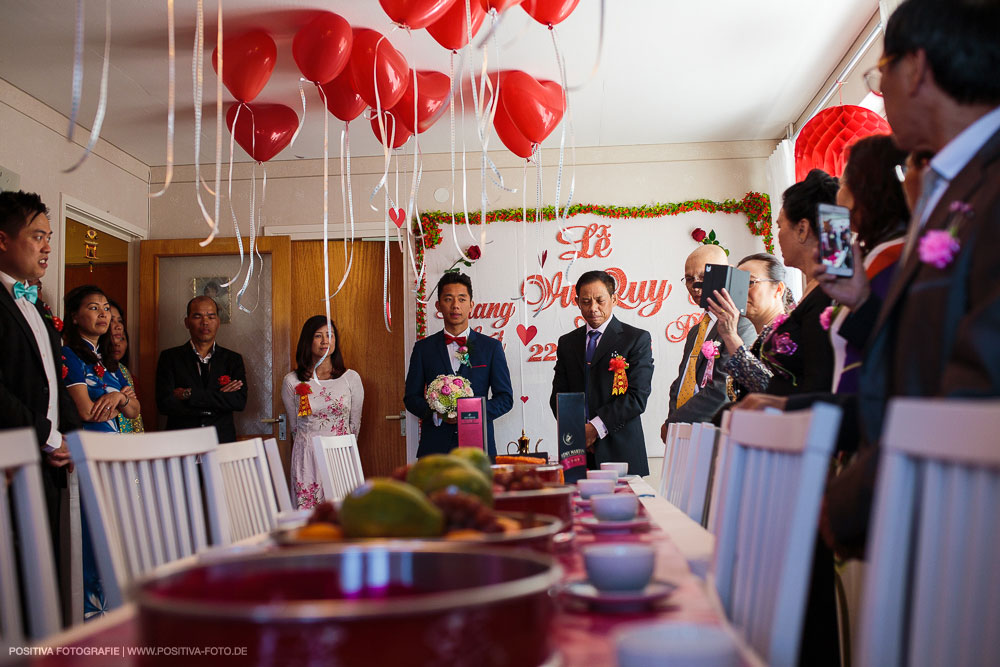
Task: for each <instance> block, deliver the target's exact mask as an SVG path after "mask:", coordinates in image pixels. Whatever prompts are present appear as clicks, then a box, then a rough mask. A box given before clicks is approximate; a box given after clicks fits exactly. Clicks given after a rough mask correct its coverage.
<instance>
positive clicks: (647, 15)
mask: <svg viewBox="0 0 1000 667" xmlns="http://www.w3.org/2000/svg"><path fill="white" fill-rule="evenodd" d="M110 1H111V9H112V19H111V35H112V39H111V58H110V61H111V70H110V72H111V75H110V84H109V96H108V110H107V117H106V119H105V121H104V127H103V130H102V133H101V136H102V137H103V138H104V139H106V140H107V141H109V142H110V143H112V144H114V145H115V146H117V147H118V148H120V149H122V150H123V151H125V152H127V153H129V154H131V155H133V156H135V157H136V158H138V159H139V160H141V161H142V162H144V163H146V164H148V165H150V166H157V165H163V164H165V163H166V149H165V138H166V116H167V11H166V4H167V3H166V2H164V1H163V0H159V1H156V0H110ZM459 1H460V2H461V1H463V0H459ZM473 1H478V0H473ZM219 2H223V10H224V14H223V16H224V20H223V26H224V28H225V32H226V34H238V33H239V32H242V31H244V30H247V29H249V28H251V27H261V28H265V29H266V30H268V31H269V32H270V33H271V35H272V36H273V37H274V39H275V41H276V42H277V45H278V65H277V67H276V69H275V71H274V73H273V75H272V77H271V80H270V81H269V83H268V84H267V86H266V87H265V88H264V91H263V92H262V93H261V95H260V97H259V98H258V99H257V100H256V101H260V102H280V103H284V104H287V105H289V106H291V107H292V108H294V109H296V110H297V112H298V113H301V103H300V101H299V94H298V77H299V73H298V70H297V68H296V66H295V63H294V61H293V60H292V57H291V41H292V37H293V35H294V34H295V31H296V30H297V29H298V28H299V27H300V26H301V25H303V24H304V23H305V22H306V21H307V20H308V19H309V18H310V17H311V16H312V12H314V11H315V10H317V9H327V10H331V11H334V12H337V13H339V14H340V15H342V16H343V17H344V18H346V19H347V20H348V21H349V22H350V23H351V25H353V26H358V27H370V28H374V29H376V30H380V31H382V32H383V33H389V32H390V31H391V30H392V29H393V26H392V25H391V24H390V21H389V18H388V17H387V16H386V15H385V14H384V13H383V11H382V9H381V6H380V5H379V4H378V2H377V1H376V0H325V1H324V0H314V1H313V2H308V1H305V2H304V1H301V0H224V1H223V0H219ZM605 5H606V26H605V43H604V52H603V57H602V58H601V62H600V67H599V69H598V71H597V73H596V75H595V76H594V77H593V78H592V79H591V80H590V81H589V82H588V83H587V85H586V86H585V87H583V88H582V89H581V90H579V91H576V92H574V93H572V94H571V96H570V105H571V110H572V116H573V121H574V127H575V133H574V134H575V142H576V145H577V146H581V147H582V146H624V145H635V144H665V143H683V142H696V141H731V140H754V139H772V138H778V137H780V136H782V135H783V134H784V127H785V125H786V124H787V123H789V122H791V121H793V120H794V119H795V118H797V117H798V116H799V114H801V113H802V112H803V110H804V107H805V106H806V105H807V104H808V102H809V101H810V100H811V99H812V97H813V96H814V95H815V94H816V92H817V90H818V88H819V87H820V86H821V85H822V83H823V81H824V80H825V79H826V78H827V77H828V76H829V75H830V73H831V72H832V70H833V69H834V68H835V67H836V65H837V63H838V62H839V61H840V59H841V58H842V57H843V55H844V54H845V52H846V51H847V49H848V48H849V47H850V46H851V44H852V43H853V42H854V40H855V39H856V38H857V36H858V34H859V33H860V32H861V30H862V29H863V28H864V26H865V24H866V23H867V22H868V21H869V19H870V18H871V16H872V15H873V13H874V12H876V11H877V10H878V3H877V1H876V0H834V1H833V2H829V1H826V2H823V1H820V0H758V1H757V2H747V0H687V1H685V2H682V1H680V0H606V2H605ZM85 6H86V21H85V35H86V44H85V59H84V60H85V63H84V72H85V77H84V86H83V100H82V105H81V109H80V114H79V122H80V124H81V125H82V126H83V127H85V128H90V126H91V124H92V121H93V118H94V113H95V110H96V108H97V100H98V92H99V87H100V73H101V65H102V57H103V52H104V7H105V3H104V1H102V0H89V1H88V2H86V5H85ZM195 7H196V2H195V0H176V22H177V56H178V57H177V145H176V160H175V161H176V162H177V163H178V164H190V163H192V162H193V161H194V119H193V99H194V97H193V95H192V85H191V82H192V76H191V60H192V57H191V50H192V45H193V43H194V29H195V24H196V23H195V16H196V14H195ZM599 7H600V0H581V2H580V5H579V6H578V7H577V9H576V11H575V12H574V13H573V15H572V16H570V17H569V19H567V20H566V21H565V22H564V23H562V24H560V25H559V26H558V28H557V31H558V36H559V40H560V42H561V46H562V48H563V49H564V52H565V58H566V63H567V71H568V78H569V81H570V85H571V86H572V85H575V84H579V83H581V82H583V81H584V80H586V79H587V78H588V76H589V74H590V72H591V68H592V67H593V64H594V62H595V59H596V56H597V52H596V49H597V44H598V25H599V20H598V17H599ZM2 8H3V21H2V22H0V77H2V78H3V79H6V80H7V81H9V82H10V83H12V84H13V85H15V86H17V87H18V88H20V89H22V90H24V91H25V92H27V93H29V94H30V95H32V96H34V97H36V98H37V99H39V100H41V101H43V102H44V103H46V104H48V105H49V106H51V107H53V108H55V109H56V110H58V111H59V112H61V113H63V114H65V115H67V116H68V115H69V112H70V103H71V82H72V69H73V68H72V65H73V40H74V27H75V20H76V16H75V3H73V2H72V1H71V0H3V3H2ZM205 11H206V44H207V49H206V50H207V56H206V68H205V82H206V84H205V90H204V101H205V109H206V114H207V115H208V117H207V118H206V119H205V125H204V132H205V135H206V136H205V137H204V138H203V142H202V160H203V161H212V160H213V157H214V144H215V136H214V131H215V129H214V128H215V117H214V114H215V100H216V97H215V73H214V71H213V70H212V68H211V50H212V49H213V48H214V42H215V28H216V19H215V14H216V12H217V5H216V3H214V2H205ZM508 13H509V15H508V16H506V17H505V18H504V19H503V21H502V24H501V26H500V27H499V29H498V32H497V34H498V43H499V45H500V57H499V64H500V66H502V67H503V68H505V69H523V70H525V71H527V72H529V73H531V74H533V75H534V76H536V77H537V78H549V79H554V80H557V79H558V77H557V68H556V61H555V55H554V50H553V47H552V41H551V38H550V36H549V34H548V31H547V30H546V28H545V27H543V26H541V25H540V24H538V23H536V22H535V21H533V20H532V19H530V18H529V17H528V16H527V14H526V13H525V12H524V11H522V10H521V9H520V8H517V7H515V8H513V9H511V10H508ZM488 24H489V19H487V22H486V23H485V24H484V26H488ZM483 34H485V31H483V32H481V33H480V35H483ZM390 39H391V41H392V43H393V45H394V46H395V47H396V48H397V49H399V50H400V51H401V52H402V53H403V54H404V55H405V56H406V58H407V60H408V62H409V64H410V66H411V67H416V68H418V69H437V70H439V71H442V72H445V73H447V72H448V68H449V54H448V52H447V51H446V50H445V49H444V48H442V47H441V46H439V45H438V44H437V43H436V42H435V41H434V40H433V39H432V38H431V37H430V36H429V35H428V34H427V33H426V31H423V30H419V31H414V32H413V33H412V34H409V35H408V34H407V33H406V32H405V31H403V30H397V31H396V32H394V33H393V34H392V35H391V38H390ZM476 41H478V39H477V40H476ZM489 56H490V60H489V67H490V69H495V68H496V65H497V58H496V57H495V56H496V54H495V52H493V51H492V50H491V52H490V54H489ZM481 58H482V56H481V55H480V54H476V55H474V57H473V60H475V62H476V65H477V66H479V65H481ZM309 92H310V93H311V94H310V95H309V96H308V111H307V115H306V123H305V126H304V128H303V131H302V135H301V136H300V137H299V138H298V140H297V141H296V143H295V145H294V146H292V147H290V148H287V149H285V150H284V151H283V152H282V153H280V154H279V155H278V156H276V157H275V158H274V159H276V160H288V159H294V158H295V157H309V158H315V157H320V156H321V155H322V149H323V122H322V114H321V109H322V106H321V102H320V101H319V98H318V97H317V96H316V94H315V92H312V91H309ZM224 94H225V96H226V97H225V99H226V101H227V102H229V101H230V99H231V98H229V97H228V93H224ZM467 103H468V100H467ZM330 120H331V121H332V122H331V132H337V131H339V129H340V127H341V124H340V121H338V120H337V119H336V118H334V117H332V116H331V117H330ZM367 125H368V124H367V122H365V121H363V120H361V119H359V121H357V122H356V123H354V124H352V128H353V129H354V132H352V134H351V137H352V149H353V152H354V153H355V154H362V155H363V154H368V155H375V154H378V153H380V152H381V149H380V146H378V144H377V143H376V141H375V138H374V136H373V135H372V133H371V131H370V128H369V127H368V126H367ZM223 132H224V133H225V139H226V142H227V143H228V138H229V135H228V131H226V130H225V129H224V130H223ZM558 134H559V133H558V131H556V132H554V133H553V136H552V137H550V138H549V140H548V141H547V142H546V144H545V145H546V146H558V140H559V137H558ZM466 135H467V136H468V138H469V141H470V142H472V141H473V140H474V139H473V137H474V134H473V133H472V129H471V127H468V128H467V132H466ZM78 139H82V140H85V139H86V134H84V136H83V137H78ZM338 141H339V138H338V137H337V136H334V138H333V140H332V141H331V154H335V153H336V152H337V151H338V148H337V142H338ZM497 143H498V141H497V140H496V139H494V140H493V141H492V142H491V145H496V144H497ZM470 145H471V143H470ZM449 147H450V132H449V122H448V116H447V114H446V115H444V116H443V117H442V118H441V119H439V121H438V123H437V124H436V125H435V126H434V127H432V128H431V129H430V130H429V131H428V132H427V133H426V134H424V135H421V148H422V150H424V151H426V152H447V151H448V150H449ZM225 152H228V148H226V150H225ZM237 159H242V160H249V158H248V157H247V156H246V155H245V154H244V153H243V152H242V151H241V150H240V149H239V148H237Z"/></svg>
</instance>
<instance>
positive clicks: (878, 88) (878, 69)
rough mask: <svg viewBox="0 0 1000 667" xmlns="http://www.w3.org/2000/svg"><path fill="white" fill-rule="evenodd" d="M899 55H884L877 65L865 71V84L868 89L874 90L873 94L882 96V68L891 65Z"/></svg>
mask: <svg viewBox="0 0 1000 667" xmlns="http://www.w3.org/2000/svg"><path fill="white" fill-rule="evenodd" d="M898 57H899V55H898V54H893V55H891V56H882V57H881V58H879V61H878V64H877V65H875V67H872V68H871V69H870V70H868V71H867V72H865V85H867V86H868V90H870V91H872V93H873V94H875V95H878V96H879V97H882V68H883V67H886V66H887V65H889V64H890V63H891V62H892V61H894V60H895V59H896V58H898Z"/></svg>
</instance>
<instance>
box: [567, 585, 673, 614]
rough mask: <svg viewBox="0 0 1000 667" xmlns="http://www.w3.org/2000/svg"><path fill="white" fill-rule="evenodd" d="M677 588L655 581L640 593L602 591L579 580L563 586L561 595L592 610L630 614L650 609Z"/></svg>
mask: <svg viewBox="0 0 1000 667" xmlns="http://www.w3.org/2000/svg"><path fill="white" fill-rule="evenodd" d="M676 588H677V586H676V585H674V584H672V583H670V582H668V581H660V580H657V579H654V580H653V581H651V582H649V584H648V585H647V586H646V587H645V588H643V589H641V590H638V591H600V590H598V589H596V588H594V586H593V585H592V584H591V583H590V582H589V581H587V580H586V579H578V580H576V581H568V582H566V583H565V584H563V586H562V589H561V590H560V593H562V595H564V596H565V597H567V598H570V599H573V600H577V601H579V602H583V603H585V604H586V605H588V606H589V607H590V608H591V609H595V610H599V611H605V612H611V613H628V612H636V611H642V610H644V609H647V608H649V607H650V606H652V605H653V604H655V603H656V602H659V601H660V600H662V599H663V598H665V597H667V596H668V595H670V594H671V593H673V592H674V590H676Z"/></svg>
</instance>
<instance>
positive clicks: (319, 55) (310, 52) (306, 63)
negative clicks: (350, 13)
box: [292, 12, 354, 83]
mask: <svg viewBox="0 0 1000 667" xmlns="http://www.w3.org/2000/svg"><path fill="white" fill-rule="evenodd" d="M353 39H354V37H353V35H352V33H351V24H350V23H348V22H347V21H346V20H345V19H344V18H343V17H341V16H338V15H337V14H334V13H333V12H322V13H320V14H318V15H317V16H316V17H315V18H313V19H312V20H311V21H309V23H307V24H305V25H304V26H302V27H301V28H300V29H299V31H298V32H297V33H295V38H294V39H292V57H293V58H295V64H296V65H298V66H299V71H300V72H302V76H304V77H305V78H306V79H307V80H309V81H312V82H313V83H326V82H327V81H332V80H333V79H334V77H336V76H337V75H338V74H340V73H341V72H342V71H344V67H346V66H347V61H348V59H350V57H351V42H352V41H353Z"/></svg>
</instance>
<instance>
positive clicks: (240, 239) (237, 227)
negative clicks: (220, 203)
mask: <svg viewBox="0 0 1000 667" xmlns="http://www.w3.org/2000/svg"><path fill="white" fill-rule="evenodd" d="M244 106H246V103H245V102H240V103H239V104H238V105H237V106H236V115H235V116H234V118H233V131H232V132H230V133H229V197H228V198H229V215H230V216H232V218H233V229H234V230H235V233H236V245H237V247H239V249H240V268H239V269H238V270H237V271H236V274H235V275H234V276H233V277H232V278H230V279H229V282H227V283H225V284H224V285H222V287H229V286H230V285H232V284H233V283H234V282H236V279H237V278H239V277H240V274H241V273H243V263H244V256H243V236H242V235H241V234H240V222H239V220H237V219H236V209H235V208H233V150H234V148H235V146H234V143H235V142H236V127H237V125H238V123H239V122H240V112H241V111H242V110H243V107H244ZM247 109H249V107H247ZM250 114H251V118H250V121H251V123H252V122H253V110H250ZM251 136H252V135H251Z"/></svg>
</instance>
